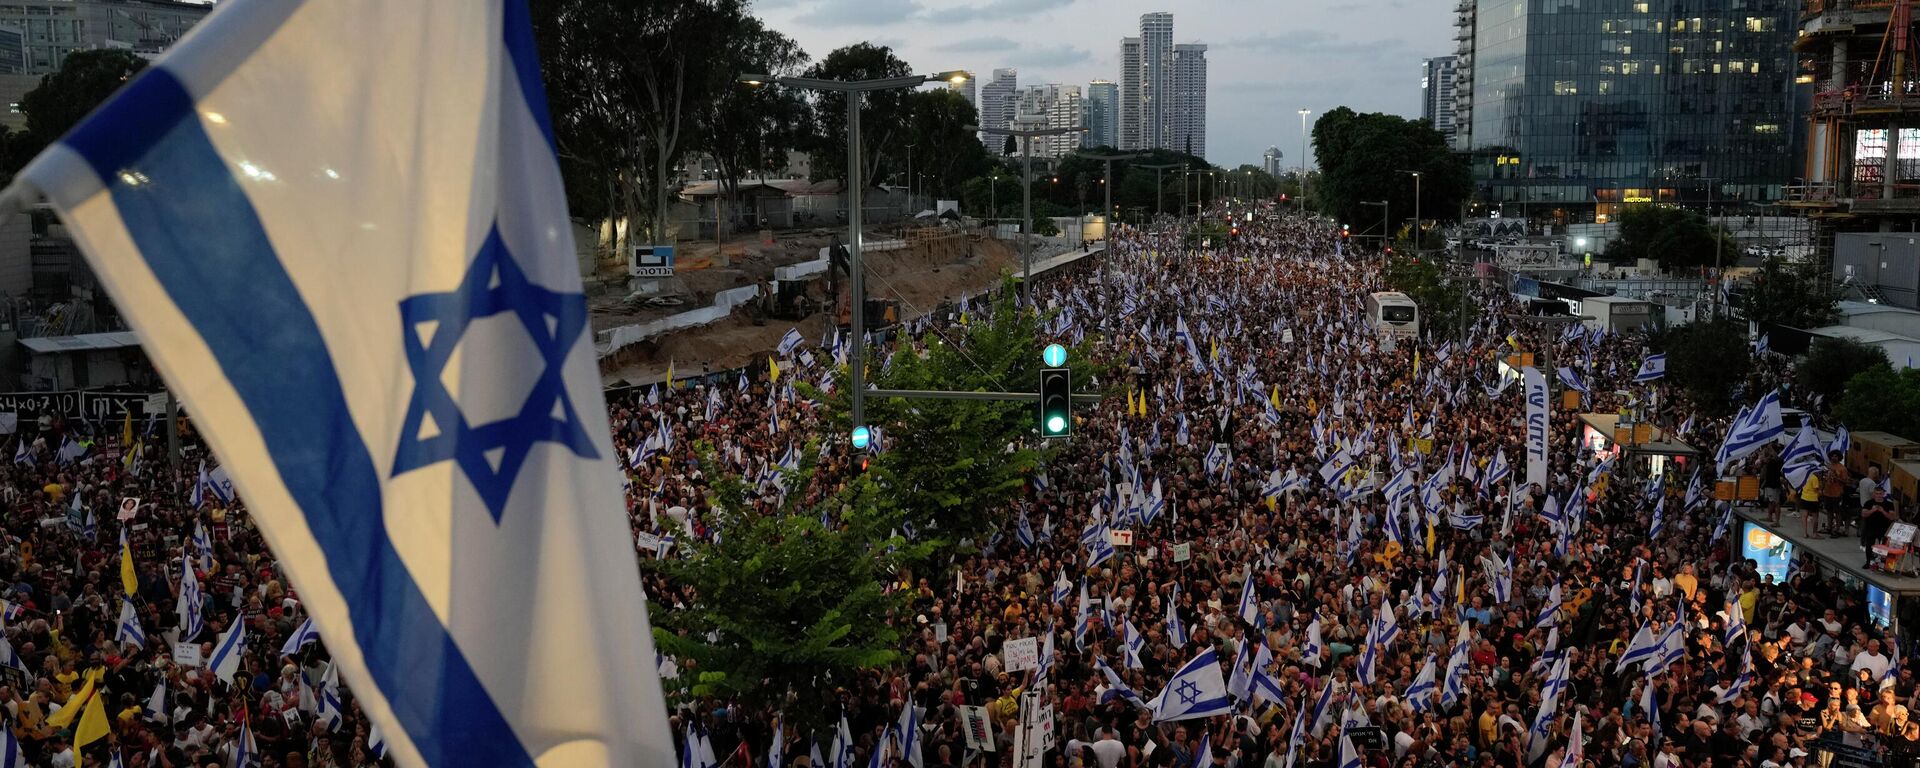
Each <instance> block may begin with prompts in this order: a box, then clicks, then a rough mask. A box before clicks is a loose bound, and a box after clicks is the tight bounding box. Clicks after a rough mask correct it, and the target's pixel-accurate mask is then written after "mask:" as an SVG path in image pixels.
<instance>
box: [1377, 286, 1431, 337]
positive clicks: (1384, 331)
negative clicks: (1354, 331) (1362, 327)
mask: <svg viewBox="0 0 1920 768" xmlns="http://www.w3.org/2000/svg"><path fill="white" fill-rule="evenodd" d="M1367 325H1368V326H1370V327H1372V328H1373V329H1374V331H1375V332H1376V333H1379V334H1380V335H1382V336H1385V337H1387V338H1389V339H1395V338H1408V339H1411V338H1417V337H1418V336H1419V335H1420V307H1419V306H1418V305H1416V304H1414V303H1413V299H1409V298H1407V295H1406V294H1404V293H1400V292H1398V291H1380V292H1378V293H1372V294H1368V295H1367Z"/></svg>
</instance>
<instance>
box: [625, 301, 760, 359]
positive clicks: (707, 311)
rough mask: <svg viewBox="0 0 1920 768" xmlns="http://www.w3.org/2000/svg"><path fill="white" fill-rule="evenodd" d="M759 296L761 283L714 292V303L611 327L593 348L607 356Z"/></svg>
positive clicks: (719, 315) (710, 319)
mask: <svg viewBox="0 0 1920 768" xmlns="http://www.w3.org/2000/svg"><path fill="white" fill-rule="evenodd" d="M759 295H760V286H758V285H743V286H740V287H738V288H728V289H726V290H724V291H721V292H719V293H716V294H714V296H713V303H712V304H710V305H708V306H704V307H700V308H698V309H690V310H687V311H685V312H680V313H677V314H672V315H668V316H666V317H663V318H660V319H658V320H651V321H648V322H644V323H635V324H633V325H622V326H620V327H618V328H608V329H607V330H604V331H601V332H599V333H598V334H595V336H594V342H593V347H594V351H595V352H596V353H598V355H599V357H601V358H605V357H607V356H608V355H611V354H613V353H615V352H618V351H620V350H621V349H622V348H625V347H629V346H632V345H634V344H638V343H640V342H642V341H645V340H647V339H650V338H652V337H654V336H658V335H660V334H662V333H666V332H668V331H676V330H679V329H681V328H690V327H692V326H696V325H706V324H707V323H711V322H714V321H716V320H720V319H722V318H724V317H726V316H727V315H730V314H733V308H734V307H737V306H740V305H741V304H745V303H747V302H749V301H752V300H753V299H754V298H755V297H758V296H759Z"/></svg>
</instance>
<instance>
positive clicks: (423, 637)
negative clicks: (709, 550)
mask: <svg viewBox="0 0 1920 768" xmlns="http://www.w3.org/2000/svg"><path fill="white" fill-rule="evenodd" d="M508 5H509V6H517V5H519V3H515V2H509V3H508ZM65 143H66V144H67V145H68V146H70V147H71V148H72V149H73V150H74V151H75V152H77V153H78V154H79V155H80V156H81V157H83V158H85V159H86V160H87V162H88V163H89V164H90V165H91V166H92V167H93V169H94V171H95V172H96V173H97V174H98V175H99V176H100V179H101V183H102V184H104V185H106V188H107V190H108V191H109V193H110V194H112V196H113V201H114V204H115V206H116V207H117V208H118V209H119V213H120V217H121V219H122V220H123V221H124V222H125V223H126V228H127V232H128V234H129V235H130V236H131V237H132V238H133V242H134V244H135V246H136V247H138V248H139V251H140V253H141V255H142V256H143V257H144V259H145V260H146V262H147V265H148V267H149V268H151V269H152V271H153V274H154V277H155V278H156V279H157V280H158V281H159V283H160V285H161V287H162V288H164V289H165V290H166V292H167V294H168V296H169V298H171V299H172V300H173V302H174V304H175V305H177V306H178V307H179V309H180V311H181V313H182V314H184V315H185V316H186V319H187V320H188V322H190V323H192V325H193V327H194V328H195V329H196V330H197V331H198V332H199V334H200V336H201V338H202V340H204V341H205V342H206V344H207V347H208V348H209V349H210V350H211V351H212V353H213V356H214V358H215V359H216V360H217V361H218V362H219V364H220V368H221V371H222V372H223V373H224V374H225V375H226V377H227V380H228V382H229V383H230V384H231V385H232V386H233V388H234V391H235V393H237V394H238V395H239V397H240V399H241V401H242V402H243V403H244V404H245V405H246V406H247V409H248V411H249V413H250V414H251V415H252V416H253V418H254V419H255V420H256V422H257V424H258V427H259V430H260V436H261V438H262V439H263V440H265V442H266V446H267V453H268V455H269V456H270V457H271V458H272V460H273V463H274V467H275V469H276V470H278V472H279V474H280V476H281V478H282V480H283V481H284V482H285V484H286V488H287V491H288V493H289V494H290V495H291V496H292V497H293V499H294V501H295V502H296V503H297V504H298V505H299V507H300V511H301V512H302V513H303V514H304V515H305V517H306V523H307V527H308V528H309V529H310V530H311V531H312V532H313V536H314V538H315V540H316V541H317V542H318V543H319V544H320V548H321V550H322V551H324V552H325V553H327V568H328V571H329V572H330V573H331V574H332V576H333V581H334V585H335V586H336V587H337V588H338V589H339V590H340V593H341V596H342V597H343V598H345V600H346V604H347V607H348V610H349V611H350V614H351V616H352V620H353V631H354V635H355V639H356V640H357V641H358V642H359V645H360V648H361V651H362V653H363V654H364V657H365V662H366V665H367V669H368V671H369V672H371V673H372V675H373V677H374V680H375V681H376V682H377V683H378V685H379V686H380V689H381V692H382V693H383V694H384V695H385V696H386V698H387V701H388V703H389V704H390V705H391V706H392V708H393V712H394V715H395V716H396V717H398V718H399V719H400V722H401V723H403V724H404V725H405V726H406V728H407V731H408V732H409V733H411V734H414V735H415V738H414V744H415V746H416V747H417V748H418V749H419V750H420V753H421V756H422V757H423V758H425V760H426V762H427V764H428V765H433V766H462V765H525V766H531V765H533V761H532V759H531V758H530V757H529V756H528V754H527V750H526V747H525V746H524V745H522V744H521V743H520V741H519V740H518V739H517V738H516V737H515V736H514V735H513V730H512V728H511V727H510V726H509V725H508V723H507V721H506V718H505V717H503V716H502V715H501V714H500V711H499V709H498V708H497V707H496V706H495V705H494V703H493V699H492V698H491V696H490V695H489V694H488V693H487V691H486V689H485V688H484V687H482V686H481V684H480V680H479V678H478V677H477V676H475V674H474V672H473V669H472V668H471V667H470V666H468V664H467V660H466V658H465V657H464V656H463V655H462V654H461V652H460V648H459V647H458V646H457V645H455V643H454V641H453V638H452V636H451V635H450V634H449V633H448V631H447V629H446V627H445V626H443V625H442V624H441V623H440V619H439V617H438V616H437V615H436V614H435V613H434V612H433V609H432V608H431V607H430V606H429V605H428V604H427V600H426V596H425V595H423V594H422V593H421V591H420V587H419V585H418V584H416V583H414V581H413V578H412V576H411V575H410V574H409V572H408V571H407V569H406V567H405V565H403V564H402V563H401V561H400V557H399V554H398V553H397V552H395V550H394V547H393V543H392V541H391V540H389V539H388V536H387V530H386V526H385V525H384V524H383V522H382V521H383V519H384V516H385V512H384V508H383V504H382V500H381V494H380V475H379V473H378V471H377V470H376V469H375V468H374V465H373V458H372V456H371V455H370V454H369V453H368V451H367V448H366V446H365V445H364V444H363V443H362V442H361V441H360V435H359V433H358V432H357V431H356V430H355V428H354V423H353V419H352V416H351V414H350V413H349V412H348V408H347V402H346V395H345V393H344V392H343V391H342V390H341V384H340V378H339V375H338V374H337V372H336V371H335V370H334V367H333V361H332V358H331V357H329V355H328V352H327V346H326V340H325V339H324V338H323V337H322V336H321V335H320V329H319V326H318V324H317V323H316V321H315V319H314V317H313V315H312V313H311V312H310V311H308V309H307V306H306V303H305V302H304V301H302V299H301V297H300V293H299V291H298V289H297V288H295V286H294V284H293V281H292V278H291V277H290V276H289V275H288V274H287V272H286V270H285V268H284V267H283V266H282V265H281V263H280V261H279V258H278V257H277V255H276V254H275V253H274V251H273V245H272V243H271V242H269V241H268V239H267V233H266V230H265V228H264V227H263V226H262V224H261V222H260V218H259V216H258V215H257V214H256V212H255V211H254V209H253V205H252V203H251V202H250V201H249V200H248V199H247V196H246V194H245V193H244V192H242V191H241V189H240V186H239V184H238V183H237V182H235V181H234V178H233V175H232V173H231V171H230V170H229V169H228V168H227V166H226V163H225V161H224V160H223V159H222V158H221V156H220V154H219V153H218V152H217V151H216V150H215V149H214V147H213V143H212V142H211V140H209V138H208V137H207V134H206V131H205V130H204V129H203V128H202V127H201V124H200V121H199V120H198V119H197V118H196V117H195V115H194V102H193V97H192V96H191V95H190V94H188V92H187V90H186V88H185V87H184V86H183V85H182V84H181V83H180V81H179V80H178V79H177V78H175V77H174V76H173V75H172V74H171V73H169V72H168V71H167V70H166V69H164V68H154V69H150V70H148V71H147V73H146V74H144V75H142V76H141V77H140V78H139V79H138V80H136V81H135V82H134V83H133V84H131V85H130V86H128V87H127V88H126V89H125V90H123V91H122V92H121V93H120V94H119V95H118V96H117V97H115V98H114V99H112V100H110V101H109V102H108V103H107V104H106V105H104V106H103V107H101V108H100V111H99V113H98V114H96V115H94V117H93V119H90V120H87V121H85V122H84V123H82V124H81V125H80V127H79V128H78V129H76V130H75V131H74V132H73V133H72V134H71V135H69V136H68V137H67V138H66V139H65ZM130 168H137V169H138V170H139V171H140V172H141V173H143V174H145V175H146V177H147V178H148V179H149V180H150V183H143V184H142V185H141V186H139V187H133V186H128V185H126V184H124V183H122V182H121V181H120V179H119V172H120V171H121V170H122V169H130ZM186 190H191V191H192V194H183V193H182V192H183V191H186ZM182 224H184V226H180V225H182ZM262 307H267V308H271V312H272V315H273V316H274V317H275V318H276V319H277V320H278V322H276V323H272V324H263V323H260V322H259V319H260V314H259V309H260V308H262ZM289 402H294V403H300V404H301V406H300V407H298V408H289V407H285V404H286V403H289Z"/></svg>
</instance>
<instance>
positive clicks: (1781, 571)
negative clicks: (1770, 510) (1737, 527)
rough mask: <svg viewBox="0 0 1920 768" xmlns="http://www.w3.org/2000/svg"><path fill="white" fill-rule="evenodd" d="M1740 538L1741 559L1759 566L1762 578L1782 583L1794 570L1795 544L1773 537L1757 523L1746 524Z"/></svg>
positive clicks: (1771, 533) (1770, 532)
mask: <svg viewBox="0 0 1920 768" xmlns="http://www.w3.org/2000/svg"><path fill="white" fill-rule="evenodd" d="M1741 534H1742V535H1741V537H1740V557H1742V558H1745V559H1747V560H1752V561H1754V563H1755V564H1756V565H1757V567H1758V570H1759V572H1760V578H1761V579H1763V580H1765V581H1771V582H1774V583H1782V582H1785V581H1786V580H1787V573H1788V572H1790V571H1792V570H1793V542H1791V541H1787V540H1786V539H1783V538H1780V537H1779V536H1775V535H1773V532H1772V531H1769V530H1767V529H1765V528H1762V527H1760V526H1759V525H1758V524H1755V523H1747V524H1745V526H1744V528H1743V530H1742V531H1741Z"/></svg>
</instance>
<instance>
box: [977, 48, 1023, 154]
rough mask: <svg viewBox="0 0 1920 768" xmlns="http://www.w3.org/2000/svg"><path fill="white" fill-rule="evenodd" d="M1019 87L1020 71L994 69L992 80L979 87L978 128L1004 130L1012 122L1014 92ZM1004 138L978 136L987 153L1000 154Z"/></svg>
mask: <svg viewBox="0 0 1920 768" xmlns="http://www.w3.org/2000/svg"><path fill="white" fill-rule="evenodd" d="M1019 86H1020V70H1017V69H996V70H994V71H993V80H992V81H991V82H988V83H987V84H986V85H982V86H980V127H981V128H1005V127H1007V125H1008V124H1009V123H1011V122H1013V116H1014V112H1015V109H1016V108H1017V106H1018V104H1017V103H1016V102H1015V100H1014V98H1015V94H1014V91H1015V90H1016V89H1017V88H1019ZM1005 141H1006V138H1005V137H1002V136H993V135H989V134H986V133H982V134H980V142H981V143H982V144H985V145H986V147H987V152H989V153H991V154H996V155H997V154H1000V150H1001V149H1002V148H1003V147H1005V146H1006V145H1005V143H1004V142H1005Z"/></svg>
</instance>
